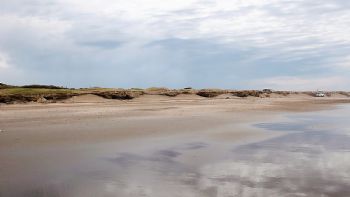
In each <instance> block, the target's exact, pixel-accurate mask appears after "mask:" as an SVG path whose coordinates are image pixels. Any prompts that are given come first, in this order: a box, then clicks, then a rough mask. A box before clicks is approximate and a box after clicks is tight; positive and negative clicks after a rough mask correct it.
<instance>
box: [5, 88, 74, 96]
mask: <svg viewBox="0 0 350 197" xmlns="http://www.w3.org/2000/svg"><path fill="white" fill-rule="evenodd" d="M78 92H79V91H77V90H70V89H43V88H17V87H15V88H6V89H0V95H13V94H17V95H34V94H36V95H39V94H67V93H78Z"/></svg>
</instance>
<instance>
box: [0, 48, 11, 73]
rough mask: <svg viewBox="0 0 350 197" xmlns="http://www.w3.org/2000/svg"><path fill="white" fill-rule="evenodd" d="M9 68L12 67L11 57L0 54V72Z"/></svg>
mask: <svg viewBox="0 0 350 197" xmlns="http://www.w3.org/2000/svg"><path fill="white" fill-rule="evenodd" d="M8 67H10V63H9V57H8V56H7V55H6V54H4V53H3V52H0V70H1V69H4V68H8Z"/></svg>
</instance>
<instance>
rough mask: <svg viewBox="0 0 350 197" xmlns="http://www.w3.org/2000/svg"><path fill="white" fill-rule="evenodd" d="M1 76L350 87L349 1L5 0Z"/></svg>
mask: <svg viewBox="0 0 350 197" xmlns="http://www.w3.org/2000/svg"><path fill="white" fill-rule="evenodd" d="M0 5H1V6H0V82H4V83H10V84H56V85H63V86H69V87H90V86H105V87H125V88H129V87H152V86H162V87H164V86H166V87H170V88H181V87H186V86H192V87H195V88H233V89H260V88H273V89H290V90H314V89H324V90H328V89H333V90H350V36H349V35H350V1H347V0H318V1H315V0H225V1H224V0H218V1H212V0H202V1H196V0H172V1H164V0H162V1H161V0H142V1H141V0H128V1H125V0H89V1H85V0H11V1H8V0H0Z"/></svg>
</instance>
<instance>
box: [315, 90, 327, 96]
mask: <svg viewBox="0 0 350 197" xmlns="http://www.w3.org/2000/svg"><path fill="white" fill-rule="evenodd" d="M315 96H316V97H325V96H326V95H325V94H324V93H323V92H321V91H318V92H316V94H315Z"/></svg>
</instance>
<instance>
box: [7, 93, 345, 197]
mask: <svg viewBox="0 0 350 197" xmlns="http://www.w3.org/2000/svg"><path fill="white" fill-rule="evenodd" d="M76 100H78V101H79V99H76ZM345 102H349V100H347V99H343V98H342V99H340V98H339V99H334V98H332V99H327V98H324V99H315V98H313V99H305V98H266V99H261V98H247V99H237V98H232V99H201V98H188V97H183V98H181V97H178V98H177V99H169V98H168V97H161V96H154V97H153V96H150V97H149V98H143V99H142V98H140V99H136V100H133V101H129V102H120V101H117V102H113V101H108V102H107V101H106V102H104V101H103V100H102V101H101V100H99V102H95V101H93V100H92V101H90V100H89V99H86V98H84V99H81V100H80V102H72V101H69V102H66V103H57V104H26V105H2V106H0V129H1V130H2V132H1V133H0V160H1V163H0V196H1V197H3V196H116V195H117V196H266V195H267V194H269V195H270V196H273V195H272V194H276V196H278V195H277V194H281V193H280V192H283V191H281V190H278V192H276V191H275V190H273V192H275V193H273V192H272V193H271V191H272V190H271V191H270V190H265V189H264V187H262V186H261V185H259V184H257V183H254V181H257V180H256V179H258V175H261V176H263V175H264V176H265V175H266V173H267V174H268V173H269V172H270V171H273V170H275V169H276V168H278V169H279V168H281V166H279V167H278V166H277V167H276V166H275V165H274V164H271V163H270V162H267V164H266V165H265V163H266V161H264V162H262V163H263V164H262V165H263V166H265V167H263V168H261V167H254V169H253V171H252V170H249V168H250V167H249V166H250V165H248V164H249V163H256V165H258V164H259V163H261V159H264V157H265V156H267V155H270V153H271V151H269V149H268V148H266V147H265V146H266V145H265V144H264V143H266V142H269V140H274V139H279V138H281V139H282V140H281V141H283V137H284V136H288V135H287V134H288V133H286V132H281V130H283V128H282V129H281V128H277V129H276V128H274V127H276V126H275V125H276V124H277V123H279V122H282V123H285V122H286V120H287V119H288V118H286V116H285V114H287V113H296V114H304V113H306V112H307V111H318V110H323V111H325V113H326V114H327V110H332V108H334V107H335V105H334V104H339V103H345ZM317 113H321V112H317ZM271 122H274V124H273V125H274V126H271V125H269V124H270V123H271ZM276 122H277V123H276ZM271 124H272V123H271ZM279 124H281V123H279ZM279 124H277V126H279ZM317 125H319V123H318V124H315V125H314V127H315V128H317ZM282 126H283V124H282ZM287 127H288V128H293V125H290V124H289V125H288V124H287ZM292 130H293V129H292ZM294 130H295V129H294ZM304 130H305V129H304ZM301 138H303V137H301ZM278 143H280V141H278ZM278 143H276V142H274V143H273V144H278ZM298 144H300V142H298ZM250 146H252V147H253V148H252V147H250ZM259 146H262V147H264V148H263V149H261V150H257V149H254V148H255V147H259ZM283 146H284V145H283V144H281V143H280V144H279V145H277V149H279V148H280V151H283V150H284V148H283ZM246 147H249V148H246ZM298 147H299V146H298ZM252 150H253V151H255V152H249V151H252ZM264 151H265V152H264ZM257 152H258V153H257ZM248 153H249V154H248ZM282 153H283V152H280V153H278V154H282ZM264 155H265V156H264ZM234 158H239V160H240V161H237V162H238V163H237V162H236V163H234V162H233V160H232V159H234ZM267 158H268V157H267ZM279 158H281V159H283V160H288V158H289V157H285V158H283V157H282V156H279ZM244 159H248V160H249V162H246V161H247V160H244ZM310 162H311V161H310ZM247 163H248V164H247ZM269 163H270V164H271V165H270V164H269ZM246 164H247V165H246ZM239 165H241V166H239ZM284 165H286V166H288V165H287V164H283V165H282V167H283V166H284ZM235 166H236V167H235ZM260 168H261V169H260ZM247 169H248V171H251V172H248V171H247ZM258 169H260V171H259V170H258ZM237 170H238V171H240V172H239V173H244V172H245V171H246V173H247V174H244V175H242V174H238V175H237V173H238V171H237ZM244 170H245V171H244ZM256 170H258V171H256ZM345 170H348V169H345ZM322 172H323V171H322ZM322 172H321V173H322ZM346 172H347V171H346ZM271 173H276V172H271ZM286 173H287V172H286ZM224 175H225V176H224ZM226 175H227V176H226ZM242 177H243V178H244V177H245V178H244V179H242ZM254 177H255V178H254ZM275 177H280V178H281V176H275ZM294 178H295V177H294ZM296 178H297V177H296ZM238 179H239V180H238ZM248 179H249V180H248ZM251 179H252V180H251ZM244 180H246V181H245V182H244ZM242 181H243V182H242ZM243 183H244V184H243ZM253 183H254V184H255V185H254V184H253ZM242 184H243V185H242ZM249 184H250V186H249ZM252 184H253V185H252ZM256 184H257V185H256ZM266 184H267V185H268V184H270V183H266ZM342 184H343V185H344V184H345V185H346V184H348V183H347V182H345V183H343V182H342ZM247 185H248V186H247ZM247 187H248V189H247ZM256 187H257V188H260V189H261V188H262V189H261V192H262V193H260V194H259V192H258V193H256V195H253V193H249V192H257V190H254V188H256ZM271 187H272V186H271ZM252 188H253V189H252ZM244 190H246V192H248V193H244ZM248 190H249V191H248ZM179 191H181V192H179ZM234 192H236V193H234ZM242 192H243V193H242ZM264 192H265V193H264ZM269 192H270V193H269ZM294 193H295V192H294ZM248 194H251V195H248ZM263 194H266V195H263ZM318 194H319V193H317V192H316V193H315V196H317V195H318ZM291 196H293V195H291ZM294 196H295V195H294Z"/></svg>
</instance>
